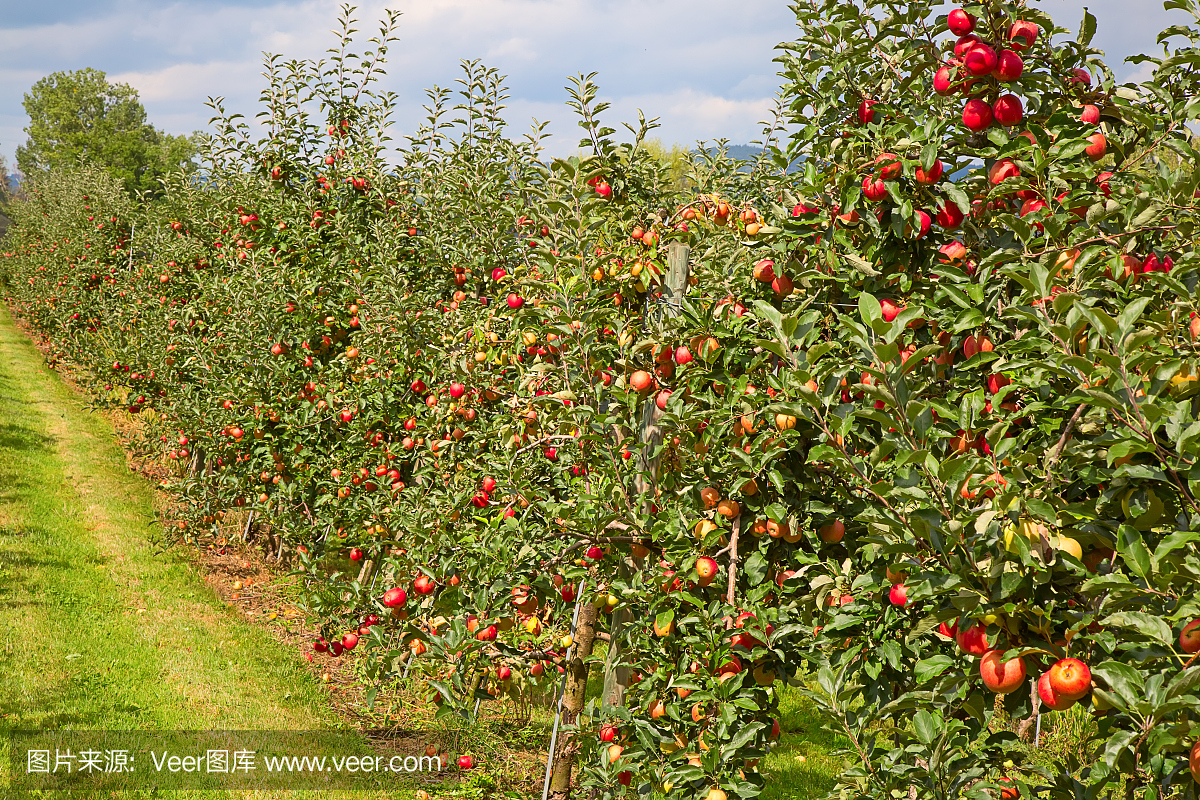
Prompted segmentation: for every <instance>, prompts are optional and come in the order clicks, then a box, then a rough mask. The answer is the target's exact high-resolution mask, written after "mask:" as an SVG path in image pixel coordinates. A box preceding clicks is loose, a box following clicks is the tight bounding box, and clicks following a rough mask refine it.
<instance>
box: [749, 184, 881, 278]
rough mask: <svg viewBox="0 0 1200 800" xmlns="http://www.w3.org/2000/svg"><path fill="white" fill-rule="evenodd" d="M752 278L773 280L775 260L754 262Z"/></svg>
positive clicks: (765, 259) (766, 259)
mask: <svg viewBox="0 0 1200 800" xmlns="http://www.w3.org/2000/svg"><path fill="white" fill-rule="evenodd" d="M866 180H870V179H869V178H868V179H865V180H864V182H863V183H864V187H865V185H866ZM864 191H865V188H864ZM754 280H756V281H758V282H760V283H770V282H771V281H773V280H775V262H774V261H772V260H771V259H769V258H764V259H760V260H759V261H757V262H755V264H754Z"/></svg>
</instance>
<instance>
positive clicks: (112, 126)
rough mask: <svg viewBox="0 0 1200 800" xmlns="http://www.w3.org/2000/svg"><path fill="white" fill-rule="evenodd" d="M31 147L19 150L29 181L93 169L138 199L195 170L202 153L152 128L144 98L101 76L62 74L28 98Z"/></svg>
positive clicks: (80, 72) (77, 72) (190, 143)
mask: <svg viewBox="0 0 1200 800" xmlns="http://www.w3.org/2000/svg"><path fill="white" fill-rule="evenodd" d="M24 105H25V112H26V113H27V114H29V127H27V128H26V129H25V132H26V133H27V134H29V140H28V141H27V142H26V143H25V144H24V145H22V146H20V147H18V148H17V166H18V167H19V168H20V170H21V171H22V172H23V173H25V174H26V175H34V174H37V173H41V172H47V171H51V170H55V169H59V168H62V167H73V166H77V165H78V164H79V163H80V161H86V162H90V163H94V164H97V165H99V166H102V167H104V168H105V169H107V170H108V171H109V172H111V173H112V174H113V175H114V176H115V177H116V178H118V179H119V180H120V181H122V183H124V185H125V189H126V190H127V191H128V192H130V193H131V194H138V193H141V192H150V193H152V194H155V193H157V192H158V189H159V178H160V177H161V176H163V175H165V174H167V173H169V172H172V171H174V170H180V169H182V170H190V169H192V168H193V163H192V157H193V156H194V155H195V153H196V146H195V143H194V141H193V140H192V139H190V138H189V137H186V136H173V135H171V134H168V133H164V132H162V131H160V130H157V129H156V128H154V126H152V125H150V124H149V123H148V122H147V121H146V109H145V108H143V107H142V104H141V102H140V101H139V100H138V94H137V90H136V89H134V88H133V87H132V86H129V85H128V84H124V83H110V82H109V80H108V78H107V76H106V75H105V74H104V73H103V72H101V71H100V70H96V69H90V68H89V69H81V70H75V71H73V72H55V73H54V74H52V75H48V76H46V77H45V78H42V79H41V80H40V81H38V82H37V83H35V84H34V85H33V88H32V89H30V90H29V93H28V94H26V95H25V101H24Z"/></svg>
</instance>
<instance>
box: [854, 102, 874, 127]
mask: <svg viewBox="0 0 1200 800" xmlns="http://www.w3.org/2000/svg"><path fill="white" fill-rule="evenodd" d="M875 102H876V101H874V100H863V101H862V102H861V103H859V104H858V123H859V124H860V125H869V124H871V123H872V122H874V121H875V112H874V111H873V110H872V109H871V106H873V105H875Z"/></svg>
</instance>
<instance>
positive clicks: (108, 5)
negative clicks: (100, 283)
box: [0, 0, 1190, 166]
mask: <svg viewBox="0 0 1200 800" xmlns="http://www.w3.org/2000/svg"><path fill="white" fill-rule="evenodd" d="M1040 5H1041V7H1042V8H1043V9H1044V10H1045V11H1047V12H1049V13H1050V14H1051V15H1052V16H1053V17H1054V18H1055V20H1056V21H1058V22H1059V24H1061V25H1064V26H1067V27H1070V28H1072V29H1074V28H1076V27H1077V26H1078V24H1079V20H1081V19H1082V16H1083V11H1082V9H1083V7H1084V5H1087V6H1088V7H1089V9H1090V11H1091V12H1092V13H1093V14H1094V15H1095V16H1096V18H1097V21H1098V32H1097V35H1096V37H1095V39H1094V41H1093V44H1094V45H1095V46H1097V47H1099V48H1101V49H1103V50H1104V51H1105V52H1106V54H1107V61H1108V63H1109V65H1110V66H1111V67H1112V68H1113V70H1114V72H1115V73H1116V75H1117V77H1118V79H1122V80H1123V79H1127V78H1132V77H1135V72H1136V71H1137V70H1136V68H1135V67H1133V66H1131V65H1123V64H1122V61H1123V60H1124V58H1125V57H1126V56H1128V55H1130V54H1133V53H1156V52H1159V48H1158V47H1157V45H1156V44H1155V38H1156V36H1157V33H1158V32H1159V31H1160V30H1162V29H1163V28H1165V27H1167V26H1168V25H1171V24H1177V23H1183V22H1188V21H1189V20H1190V18H1189V17H1188V16H1187V15H1185V14H1184V13H1183V12H1180V11H1170V12H1168V11H1164V10H1163V8H1162V2H1161V0H1091V1H1090V2H1087V3H1085V2H1082V0H1042V2H1041V3H1040ZM385 7H390V8H393V9H396V10H399V11H401V12H403V16H402V17H401V19H400V23H399V29H398V32H399V35H400V40H399V42H397V43H396V44H395V45H393V48H392V51H391V54H390V57H389V64H388V66H387V71H388V76H387V78H386V79H385V80H384V81H383V82H382V83H381V86H382V88H384V89H387V90H391V91H393V92H395V93H396V94H397V95H398V98H399V101H400V109H399V113H398V114H397V117H396V120H397V125H396V128H394V129H393V130H394V133H395V134H397V135H403V134H407V133H411V132H412V131H413V130H414V129H415V127H416V126H417V125H418V124H419V123H420V121H421V119H422V118H423V115H424V112H423V111H422V108H421V107H422V105H423V104H424V103H425V101H426V98H425V90H426V89H427V88H429V87H431V86H433V85H439V86H453V85H454V81H455V79H456V78H457V77H459V75H460V74H461V72H460V68H459V63H460V61H461V60H464V59H480V60H482V62H483V63H484V64H486V65H488V66H491V67H495V68H497V69H498V70H499V71H500V72H501V73H503V74H505V75H507V76H508V81H507V84H508V87H509V93H510V95H511V97H510V100H509V102H508V111H507V115H506V116H507V119H508V121H509V123H510V131H512V133H513V134H514V135H516V134H519V133H520V132H523V131H524V130H526V129H527V127H528V124H529V120H530V119H531V118H537V119H538V120H541V121H549V122H550V123H551V124H550V127H549V130H550V131H551V132H552V133H553V134H554V137H553V139H552V140H551V142H550V143H549V144H548V147H547V149H548V151H549V152H550V153H551V154H553V155H563V154H566V153H570V152H572V151H574V149H575V147H576V145H577V143H578V139H579V133H580V131H579V129H578V128H575V127H574V118H573V117H572V115H571V113H570V111H569V110H568V109H567V108H566V106H565V105H564V103H565V101H566V99H567V94H566V91H565V89H564V87H565V86H566V84H567V79H568V78H569V77H570V76H572V75H575V74H578V73H584V74H586V73H591V72H597V73H599V74H598V75H597V77H596V81H597V83H598V85H599V88H600V99H601V100H605V101H608V102H610V103H611V104H612V109H611V110H610V111H609V112H608V114H607V116H606V118H605V121H606V122H607V123H608V124H609V125H610V126H611V127H614V128H618V129H621V126H620V124H619V123H620V122H622V121H627V122H630V123H636V121H637V111H638V109H639V108H640V109H643V110H645V112H646V115H647V116H648V117H654V116H657V117H659V118H660V122H661V124H662V127H661V128H659V129H658V130H657V131H655V133H654V134H653V135H656V136H658V137H659V138H661V139H662V140H663V141H664V142H665V143H667V144H672V143H680V144H684V145H691V144H693V143H694V142H696V141H698V140H711V139H715V138H726V139H729V140H730V141H731V142H732V143H735V144H742V143H747V142H750V141H752V140H755V139H757V138H758V136H759V133H760V131H761V125H760V124H759V122H760V120H762V119H765V118H766V117H767V116H768V114H769V113H770V110H771V108H772V104H773V98H774V96H775V92H776V90H777V89H778V86H779V81H778V78H777V77H776V75H775V72H776V65H775V64H773V63H772V58H773V57H774V55H775V53H774V51H773V48H774V47H775V45H777V44H778V43H779V42H781V41H786V40H791V39H793V38H794V28H795V18H794V16H793V14H792V13H791V12H790V11H789V9H788V3H787V2H786V1H785V0H735V2H730V1H729V0H686V2H685V0H390V2H385V1H384V0H362V1H361V2H360V3H359V7H358V10H357V13H356V16H357V18H358V19H359V20H360V24H359V25H358V28H359V30H360V31H361V33H360V34H359V37H360V39H361V41H363V42H365V40H366V38H368V37H369V36H372V35H374V33H375V32H376V30H377V27H378V25H377V23H376V20H379V19H381V18H382V17H383V9H384V8H385ZM338 11H339V3H337V2H335V1H334V0H302V1H295V0H293V1H292V2H280V1H279V0H246V1H244V2H230V0H188V1H187V2H169V1H164V0H49V1H48V2H28V0H0V155H3V156H4V157H5V158H7V159H8V161H9V164H10V166H11V165H12V164H13V160H14V154H15V151H16V147H17V145H18V144H20V143H23V142H24V140H25V138H26V135H25V133H24V128H25V126H26V125H27V124H28V118H27V117H26V116H25V112H24V109H23V108H22V105H21V103H22V99H23V97H24V94H25V93H26V92H27V91H29V88H30V87H31V86H32V85H33V84H34V82H36V81H37V80H38V79H40V78H42V77H44V76H46V75H48V74H50V73H52V72H55V71H64V70H75V69H82V68H84V67H92V68H95V69H99V70H102V71H104V72H106V73H107V74H108V77H109V79H110V80H112V81H119V82H123V83H128V84H130V85H132V86H133V87H134V88H135V89H137V90H138V92H139V95H140V97H141V100H142V102H143V104H144V105H145V107H146V110H147V113H148V116H149V119H150V122H151V123H152V124H154V125H155V126H156V127H158V128H160V129H163V130H165V131H167V132H169V133H175V134H188V133H191V132H193V131H196V130H203V129H206V127H207V125H208V120H209V117H210V116H211V114H210V110H209V109H208V108H207V107H206V106H205V104H204V103H205V100H206V99H207V98H208V97H209V96H214V97H218V96H219V97H224V98H225V102H226V107H227V109H229V110H230V111H237V112H241V113H244V114H246V116H247V117H253V115H254V113H255V112H256V111H257V108H256V103H257V99H258V94H259V92H260V91H261V90H262V89H263V88H264V86H265V85H266V79H265V78H263V77H262V75H261V72H262V54H263V52H272V53H282V54H283V55H284V56H286V57H288V58H315V57H321V56H322V55H323V53H324V50H325V49H326V48H328V47H330V46H332V45H333V43H334V41H335V40H334V37H333V35H332V34H331V33H330V31H331V30H332V29H333V28H334V27H335V26H336V23H337V19H338ZM1143 71H1144V69H1143Z"/></svg>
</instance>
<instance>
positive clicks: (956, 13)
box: [946, 8, 975, 36]
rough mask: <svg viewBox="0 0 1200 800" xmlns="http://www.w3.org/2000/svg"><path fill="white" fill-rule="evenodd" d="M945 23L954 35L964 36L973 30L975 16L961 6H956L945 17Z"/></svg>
mask: <svg viewBox="0 0 1200 800" xmlns="http://www.w3.org/2000/svg"><path fill="white" fill-rule="evenodd" d="M946 25H947V27H949V28H950V32H951V33H953V34H954V35H955V36H966V35H967V34H968V33H970V32H971V31H973V30H975V17H974V16H972V15H971V14H968V13H967V12H966V11H963V10H962V9H961V8H956V9H954V10H953V11H951V12H950V14H949V16H948V17H947V18H946Z"/></svg>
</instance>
